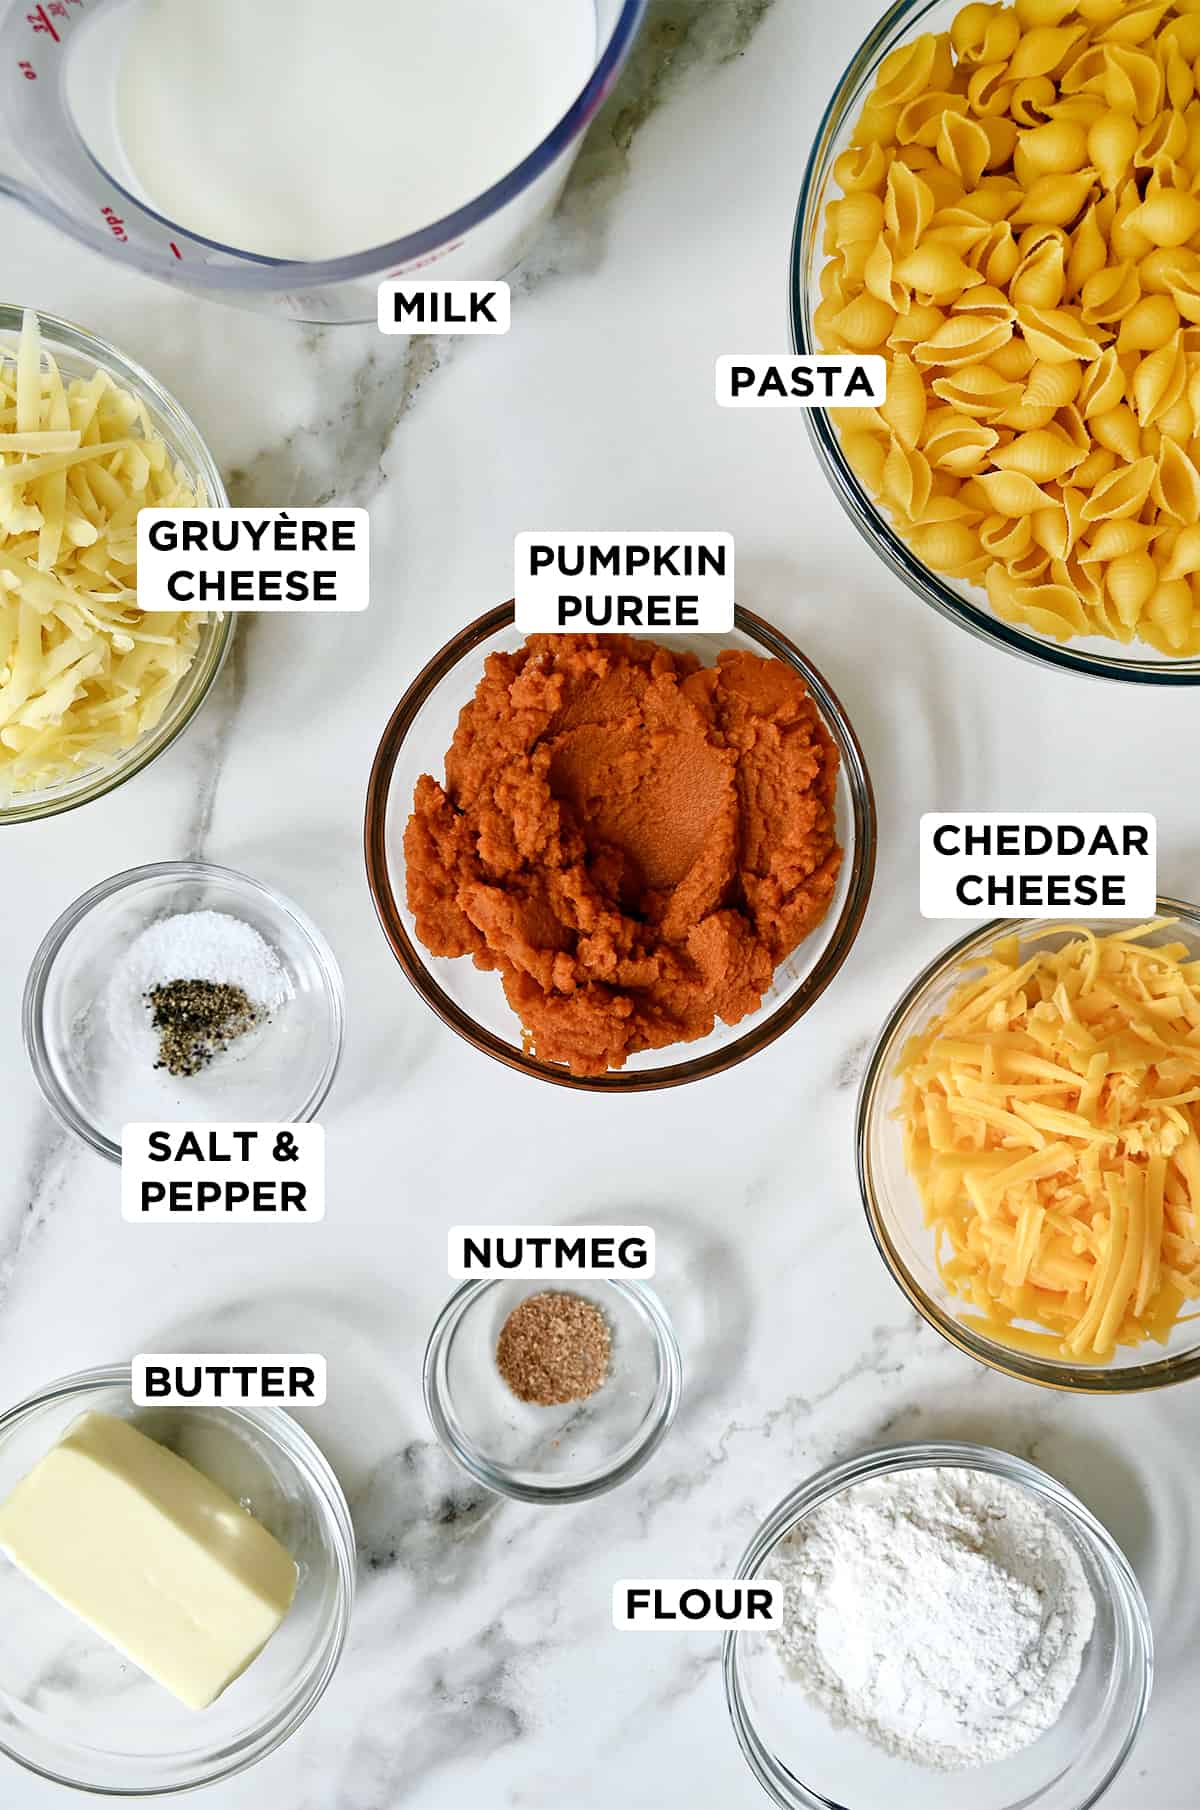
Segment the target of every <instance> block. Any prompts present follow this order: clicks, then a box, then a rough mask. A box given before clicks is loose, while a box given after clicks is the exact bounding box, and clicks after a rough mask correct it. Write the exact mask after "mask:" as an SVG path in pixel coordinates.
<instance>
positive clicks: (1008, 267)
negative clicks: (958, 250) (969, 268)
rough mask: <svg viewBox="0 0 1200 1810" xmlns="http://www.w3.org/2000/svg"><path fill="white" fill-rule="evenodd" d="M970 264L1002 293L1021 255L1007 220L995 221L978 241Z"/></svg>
mask: <svg viewBox="0 0 1200 1810" xmlns="http://www.w3.org/2000/svg"><path fill="white" fill-rule="evenodd" d="M972 262H973V263H974V265H975V268H976V269H977V270H978V271H979V272H980V274H981V275H982V276H983V277H984V278H985V279H986V281H987V282H988V283H990V284H991V285H992V287H993V288H997V287H998V288H1000V290H1001V292H1003V289H1004V286H1005V284H1007V283H1009V282H1011V280H1012V275H1013V272H1014V271H1015V270H1016V268H1017V266H1018V264H1019V263H1020V262H1021V254H1020V252H1019V251H1018V250H1017V242H1016V240H1015V239H1014V238H1013V231H1012V227H1011V226H1010V225H1009V224H1008V221H1007V220H997V222H996V223H995V225H994V226H993V227H992V228H991V230H990V231H989V232H988V233H987V235H986V236H985V237H984V238H983V239H981V240H980V242H979V244H978V245H977V246H976V247H975V250H974V252H973V253H972Z"/></svg>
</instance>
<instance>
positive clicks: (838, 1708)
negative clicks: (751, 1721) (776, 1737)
mask: <svg viewBox="0 0 1200 1810" xmlns="http://www.w3.org/2000/svg"><path fill="white" fill-rule="evenodd" d="M770 1576H771V1577H772V1578H774V1579H776V1580H777V1581H778V1582H780V1583H781V1584H782V1585H783V1586H784V1619H783V1625H782V1627H781V1628H780V1630H779V1631H778V1632H777V1633H775V1634H774V1635H773V1636H772V1638H773V1639H774V1640H775V1642H776V1644H777V1647H778V1651H779V1656H780V1659H781V1660H782V1662H783V1664H784V1666H785V1668H786V1670H787V1671H788V1673H789V1675H790V1676H791V1677H792V1678H793V1679H794V1680H795V1681H796V1682H797V1683H798V1684H799V1685H800V1686H801V1688H802V1689H803V1690H804V1691H805V1693H806V1695H807V1696H808V1697H809V1698H810V1699H811V1700H812V1701H813V1702H815V1703H816V1704H818V1705H819V1706H820V1707H821V1708H822V1709H824V1710H825V1712H826V1713H827V1714H828V1716H829V1717H830V1719H831V1721H832V1722H833V1723H834V1724H835V1726H838V1727H848V1728H851V1729H854V1730H856V1731H857V1732H858V1733H859V1734H861V1735H864V1736H866V1738H867V1739H868V1740H870V1741H873V1742H874V1743H875V1744H876V1745H877V1746H879V1747H882V1748H883V1749H885V1750H886V1751H887V1752H888V1753H891V1754H893V1755H894V1756H896V1757H897V1758H899V1759H904V1760H910V1761H913V1762H915V1763H916V1764H918V1765H923V1766H929V1767H936V1768H938V1769H939V1770H942V1771H947V1772H950V1771H958V1770H961V1769H966V1768H968V1767H974V1766H984V1765H987V1764H989V1763H991V1762H993V1761H996V1760H1002V1759H1005V1758H1007V1757H1008V1756H1009V1755H1011V1754H1014V1753H1017V1752H1019V1751H1020V1749H1021V1748H1023V1747H1027V1746H1028V1745H1029V1744H1030V1742H1032V1741H1035V1740H1037V1738H1038V1736H1039V1735H1042V1734H1045V1733H1046V1731H1047V1730H1048V1729H1049V1728H1051V1727H1053V1725H1054V1724H1055V1723H1056V1722H1057V1721H1058V1719H1059V1717H1060V1716H1061V1715H1062V1713H1063V1710H1064V1709H1065V1708H1066V1705H1067V1701H1068V1699H1069V1698H1070V1695H1071V1693H1072V1691H1073V1690H1074V1688H1075V1685H1076V1682H1077V1681H1078V1678H1079V1673H1080V1669H1081V1666H1082V1664H1083V1656H1084V1651H1085V1649H1086V1647H1087V1644H1088V1641H1089V1640H1090V1638H1091V1635H1092V1630H1093V1628H1094V1626H1095V1620H1096V1605H1095V1601H1094V1599H1093V1597H1092V1592H1091V1587H1090V1585H1089V1584H1088V1580H1087V1576H1086V1574H1085V1572H1084V1568H1083V1565H1082V1563H1081V1561H1080V1558H1079V1555H1078V1553H1077V1551H1076V1549H1075V1547H1074V1545H1073V1544H1072V1542H1071V1540H1070V1538H1069V1537H1068V1535H1067V1534H1066V1533H1065V1532H1064V1531H1063V1529H1062V1527H1061V1525H1060V1524H1059V1522H1058V1521H1057V1520H1056V1519H1055V1518H1054V1516H1053V1514H1052V1511H1051V1510H1050V1509H1049V1508H1048V1507H1046V1506H1045V1505H1044V1504H1043V1503H1042V1501H1041V1500H1040V1498H1038V1497H1037V1496H1035V1495H1034V1494H1033V1493H1032V1492H1031V1491H1029V1490H1026V1489H1022V1488H1021V1487H1020V1486H1019V1485H1017V1484H1014V1483H1010V1482H1008V1481H1007V1480H1006V1479H1004V1478H1002V1477H997V1476H993V1475H992V1474H991V1473H989V1472H986V1471H971V1470H964V1469H956V1468H951V1467H945V1468H938V1469H923V1470H911V1471H893V1472H891V1473H890V1474H888V1475H886V1476H883V1477H880V1478H878V1479H872V1480H871V1481H869V1482H865V1483H860V1484H856V1485H853V1486H852V1487H851V1488H849V1489H847V1490H844V1491H842V1492H841V1493H840V1494H839V1495H837V1496H833V1497H831V1498H830V1499H829V1501H827V1502H825V1503H822V1504H821V1506H820V1507H819V1508H816V1509H814V1510H813V1511H812V1512H811V1513H810V1514H808V1515H806V1516H805V1517H804V1519H803V1520H802V1521H801V1522H800V1523H799V1524H798V1525H797V1527H795V1528H794V1529H793V1531H792V1532H791V1533H790V1534H789V1535H788V1536H787V1537H786V1539H784V1540H782V1541H781V1542H780V1544H779V1545H778V1546H777V1547H776V1549H775V1552H774V1553H773V1554H772V1558H771V1564H770Z"/></svg>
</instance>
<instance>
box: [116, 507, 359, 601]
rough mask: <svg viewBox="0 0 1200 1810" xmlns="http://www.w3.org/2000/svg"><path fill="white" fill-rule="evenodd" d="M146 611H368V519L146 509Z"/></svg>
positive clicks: (141, 529)
mask: <svg viewBox="0 0 1200 1810" xmlns="http://www.w3.org/2000/svg"><path fill="white" fill-rule="evenodd" d="M137 553H138V602H139V604H140V605H141V607H142V609H144V610H234V611H237V610H262V611H286V610H298V611H329V612H332V613H335V614H337V613H341V612H354V611H358V610H365V609H366V608H367V605H368V604H369V603H370V600H371V522H370V516H369V515H368V513H367V511H366V510H365V509H143V510H141V511H140V512H139V514H138V518H137Z"/></svg>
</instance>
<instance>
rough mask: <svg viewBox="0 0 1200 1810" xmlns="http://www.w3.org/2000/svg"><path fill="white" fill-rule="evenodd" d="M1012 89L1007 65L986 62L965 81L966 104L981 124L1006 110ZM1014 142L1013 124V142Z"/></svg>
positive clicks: (1014, 130)
mask: <svg viewBox="0 0 1200 1810" xmlns="http://www.w3.org/2000/svg"><path fill="white" fill-rule="evenodd" d="M1012 91H1013V83H1012V82H1010V81H1009V80H1008V69H1007V66H1006V65H1005V64H1004V63H987V64H985V65H984V66H983V67H981V68H979V69H976V70H975V71H974V73H973V74H972V76H971V77H970V79H969V81H968V82H967V104H968V105H969V107H970V109H971V112H972V113H973V114H974V115H975V117H976V118H977V119H978V120H979V122H980V124H982V123H983V121H984V120H985V119H998V118H1000V117H1001V116H1002V115H1003V114H1005V113H1007V112H1008V103H1009V101H1010V100H1011V99H1012ZM1015 143H1016V125H1015V124H1014V125H1013V144H1014V145H1015ZM1010 149H1011V147H1010ZM1005 161H1007V159H1006V160H1005Z"/></svg>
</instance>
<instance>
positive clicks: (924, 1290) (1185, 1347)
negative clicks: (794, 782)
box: [856, 898, 1200, 1395]
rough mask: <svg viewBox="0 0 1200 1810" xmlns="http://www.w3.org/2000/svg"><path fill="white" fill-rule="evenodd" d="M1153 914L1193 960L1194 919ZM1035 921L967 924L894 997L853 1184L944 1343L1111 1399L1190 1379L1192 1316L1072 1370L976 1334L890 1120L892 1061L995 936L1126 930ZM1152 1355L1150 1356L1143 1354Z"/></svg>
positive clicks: (1169, 903)
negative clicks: (941, 1261) (948, 1277)
mask: <svg viewBox="0 0 1200 1810" xmlns="http://www.w3.org/2000/svg"><path fill="white" fill-rule="evenodd" d="M1158 914H1159V916H1161V917H1166V918H1172V919H1175V920H1177V921H1176V922H1174V923H1173V924H1172V925H1171V927H1170V928H1169V929H1163V930H1161V931H1157V932H1155V933H1154V934H1153V935H1151V936H1150V937H1148V938H1147V939H1146V946H1148V947H1149V946H1153V944H1154V943H1155V942H1185V943H1187V944H1188V945H1189V948H1190V949H1191V951H1192V954H1193V956H1200V913H1198V912H1197V910H1196V907H1195V906H1193V905H1183V904H1180V902H1179V901H1178V900H1177V899H1167V898H1160V899H1159V901H1158ZM1048 928H1049V926H1048V925H1047V924H1046V923H1045V922H1044V921H1042V920H1038V919H1027V920H1024V921H1015V922H1014V921H1012V920H996V921H995V922H992V923H989V924H978V925H975V926H974V927H973V928H972V929H971V930H970V931H969V932H968V934H967V935H966V936H964V937H961V938H960V939H959V941H958V942H956V943H954V944H952V945H951V947H950V948H949V949H947V950H945V951H944V953H943V954H941V955H939V956H938V957H937V959H936V961H932V962H930V964H929V966H928V967H927V968H925V969H924V970H923V971H922V972H921V973H920V974H918V976H917V978H916V979H915V980H914V981H913V983H912V985H911V987H909V989H908V991H907V992H906V993H905V995H904V997H903V998H902V999H901V1000H900V1002H899V1004H898V1005H897V1006H896V1008H895V1010H894V1011H893V1012H892V1013H891V1014H890V1016H889V1017H888V1018H887V1020H886V1021H885V1023H884V1026H883V1029H882V1031H881V1032H880V1033H879V1038H878V1041H877V1042H876V1045H875V1048H874V1050H873V1051H872V1053H871V1057H870V1060H869V1061H868V1063H867V1071H866V1075H865V1077H864V1079H863V1085H862V1092H861V1093H860V1095H859V1101H858V1124H857V1131H856V1142H857V1148H858V1179H859V1186H860V1188H861V1189H862V1198H863V1205H864V1206H865V1208H866V1212H867V1219H868V1222H869V1224H870V1227H871V1234H872V1236H873V1238H874V1240H875V1243H876V1246H877V1247H878V1249H879V1252H880V1255H881V1256H882V1258H883V1260H884V1262H885V1263H886V1264H887V1266H888V1268H889V1270H890V1271H891V1272H892V1275H893V1277H894V1278H895V1280H896V1281H897V1282H898V1283H899V1285H900V1287H901V1288H902V1289H903V1290H904V1293H905V1294H906V1295H907V1296H908V1298H909V1300H910V1301H911V1302H912V1304H913V1306H914V1307H915V1308H916V1310H917V1312H918V1313H920V1314H922V1315H923V1316H924V1318H925V1319H926V1320H928V1322H929V1324H930V1325H931V1326H932V1327H934V1329H935V1330H936V1331H938V1332H940V1333H941V1335H942V1337H943V1338H944V1339H947V1340H949V1342H950V1344H951V1345H954V1346H956V1347H957V1348H958V1350H959V1351H962V1352H965V1353H966V1355H967V1356H968V1357H973V1358H975V1359H976V1360H977V1362H979V1363H981V1364H986V1365H988V1367H989V1368H990V1369H992V1370H998V1371H1000V1372H1001V1373H1002V1374H1003V1375H1005V1376H1011V1377H1017V1378H1019V1379H1021V1380H1022V1381H1025V1382H1031V1383H1042V1384H1045V1385H1046V1386H1047V1387H1048V1388H1052V1389H1068V1390H1075V1391H1078V1392H1081V1393H1092V1394H1096V1395H1106V1394H1119V1393H1123V1392H1125V1391H1128V1390H1133V1389H1157V1388H1159V1387H1161V1386H1162V1385H1163V1384H1165V1383H1177V1382H1182V1381H1184V1380H1185V1378H1187V1377H1192V1376H1197V1375H1200V1320H1192V1321H1190V1323H1189V1322H1187V1321H1186V1320H1185V1321H1183V1322H1181V1323H1180V1324H1179V1325H1177V1326H1176V1327H1175V1328H1174V1330H1173V1331H1172V1332H1171V1334H1170V1337H1169V1339H1168V1340H1167V1343H1166V1344H1165V1346H1164V1345H1158V1344H1155V1345H1141V1346H1124V1345H1119V1346H1118V1347H1117V1349H1116V1351H1115V1352H1114V1354H1113V1356H1112V1357H1111V1358H1110V1359H1109V1360H1108V1361H1107V1362H1105V1363H1098V1364H1076V1363H1071V1362H1070V1361H1069V1360H1067V1359H1057V1358H1047V1357H1040V1356H1035V1355H1034V1354H1033V1353H1032V1352H1026V1351H1016V1350H1013V1349H1012V1348H1011V1347H1009V1346H1007V1345H1001V1344H999V1343H997V1342H996V1341H994V1340H992V1339H987V1338H983V1337H982V1336H981V1335H980V1334H979V1333H978V1332H976V1331H975V1330H974V1328H973V1327H970V1326H968V1325H966V1324H964V1323H963V1321H962V1320H961V1319H960V1318H959V1315H960V1313H961V1312H962V1311H963V1310H964V1305H965V1304H964V1303H963V1302H961V1301H959V1300H958V1298H957V1297H956V1296H954V1295H951V1293H950V1291H949V1290H948V1289H947V1287H946V1285H945V1283H944V1282H943V1281H942V1278H941V1276H940V1274H939V1273H938V1267H937V1264H936V1263H935V1261H934V1244H933V1233H932V1232H931V1231H930V1230H929V1228H928V1227H927V1226H926V1224H925V1220H924V1213H923V1209H922V1205H921V1198H920V1194H919V1192H918V1190H917V1185H916V1183H915V1182H914V1181H913V1179H912V1177H911V1176H910V1175H909V1173H908V1170H907V1168H906V1167H905V1162H904V1148H903V1137H902V1134H901V1130H900V1126H899V1124H898V1122H897V1120H896V1119H895V1118H894V1117H893V1116H892V1115H893V1112H894V1111H895V1108H896V1107H897V1106H898V1105H899V1103H900V1097H901V1085H900V1081H899V1079H898V1077H897V1075H896V1065H897V1063H898V1062H899V1060H900V1056H901V1052H902V1051H903V1049H904V1045H905V1043H906V1042H907V1041H908V1039H909V1038H910V1037H913V1036H916V1035H917V1034H918V1033H919V1032H920V1031H921V1030H922V1029H923V1028H924V1027H925V1026H926V1025H927V1024H928V1023H929V1022H930V1020H931V1019H932V1018H935V1017H936V1016H937V1015H938V1014H939V1013H940V1012H942V1011H944V1010H945V1007H946V1003H947V1001H948V1000H949V998H950V995H951V994H952V993H953V992H954V990H955V988H956V987H958V986H959V985H961V983H962V982H963V980H964V979H965V978H967V977H968V975H969V974H970V972H971V967H972V964H973V963H976V962H979V961H981V959H982V957H983V956H984V955H985V954H986V953H987V951H988V950H990V949H991V947H992V945H993V944H994V943H995V941H996V939H997V937H1000V936H1015V937H1016V938H1017V939H1018V942H1020V941H1021V940H1022V939H1023V938H1024V937H1026V936H1032V935H1034V934H1037V936H1038V942H1037V947H1038V948H1039V949H1054V948H1057V947H1059V946H1060V945H1061V944H1062V943H1063V942H1066V941H1068V940H1069V939H1070V937H1071V936H1072V935H1074V934H1077V933H1078V932H1079V931H1080V930H1082V929H1085V928H1086V929H1090V930H1093V931H1095V933H1096V934H1097V935H1098V936H1103V935H1104V934H1106V933H1107V932H1110V931H1114V930H1120V929H1122V928H1124V929H1128V928H1129V920H1128V919H1119V920H1118V919H1103V918H1088V919H1079V920H1077V921H1076V922H1075V923H1073V924H1071V925H1068V926H1066V927H1065V928H1064V931H1063V933H1062V935H1060V936H1057V937H1050V936H1046V935H1045V934H1044V933H1045V931H1046V930H1047V929H1048ZM1150 1352H1153V1353H1154V1354H1155V1355H1154V1356H1152V1357H1151V1356H1148V1355H1147V1354H1148V1353H1150Z"/></svg>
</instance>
